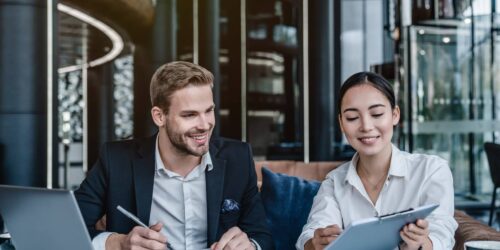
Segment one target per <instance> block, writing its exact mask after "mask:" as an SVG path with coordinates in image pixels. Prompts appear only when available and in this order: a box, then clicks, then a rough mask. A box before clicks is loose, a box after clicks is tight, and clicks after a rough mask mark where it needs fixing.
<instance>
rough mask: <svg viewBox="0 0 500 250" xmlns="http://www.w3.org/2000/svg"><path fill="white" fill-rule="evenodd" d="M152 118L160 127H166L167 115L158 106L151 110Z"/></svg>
mask: <svg viewBox="0 0 500 250" xmlns="http://www.w3.org/2000/svg"><path fill="white" fill-rule="evenodd" d="M151 118H153V122H154V123H155V124H156V126H158V127H161V126H163V125H165V122H166V119H167V117H166V115H165V113H163V110H162V109H161V108H159V107H157V106H154V107H153V108H151Z"/></svg>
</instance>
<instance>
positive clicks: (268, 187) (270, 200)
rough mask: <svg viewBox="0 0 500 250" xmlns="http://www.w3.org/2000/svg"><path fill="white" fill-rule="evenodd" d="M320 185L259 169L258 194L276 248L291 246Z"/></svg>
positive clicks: (293, 244)
mask: <svg viewBox="0 0 500 250" xmlns="http://www.w3.org/2000/svg"><path fill="white" fill-rule="evenodd" d="M320 184H321V183H320V182H318V181H307V180H304V179H301V178H298V177H294V176H288V175H285V174H277V173H273V172H272V171H271V170H269V169H267V168H265V167H263V168H262V188H261V197H262V202H263V204H264V209H265V210H266V215H267V222H268V224H269V228H270V229H271V233H272V235H273V240H274V245H275V247H276V249H277V250H281V249H283V250H290V249H295V243H296V242H297V239H298V237H299V235H300V233H301V232H302V227H303V226H304V224H305V223H306V222H307V217H308V216H309V211H310V210H311V206H312V202H313V198H314V196H315V195H316V193H317V192H318V189H319V186H320Z"/></svg>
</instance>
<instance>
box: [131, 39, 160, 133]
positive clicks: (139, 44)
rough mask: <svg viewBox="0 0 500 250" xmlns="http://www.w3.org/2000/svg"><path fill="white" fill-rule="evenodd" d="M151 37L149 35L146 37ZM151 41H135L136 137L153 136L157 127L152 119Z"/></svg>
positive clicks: (152, 69) (152, 71) (152, 70)
mask: <svg viewBox="0 0 500 250" xmlns="http://www.w3.org/2000/svg"><path fill="white" fill-rule="evenodd" d="M145 36H149V35H145ZM150 44H151V43H150V39H145V40H142V41H137V40H136V41H135V49H134V137H135V138H140V137H145V136H150V135H152V134H153V133H154V132H155V131H156V130H157V128H156V126H155V125H154V123H153V120H152V119H151V99H150V97H149V84H150V82H151V76H152V75H153V73H154V70H155V69H154V68H153V67H152V64H153V60H152V56H151V49H150V48H151V46H150Z"/></svg>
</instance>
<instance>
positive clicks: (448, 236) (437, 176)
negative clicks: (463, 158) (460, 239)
mask: <svg viewBox="0 0 500 250" xmlns="http://www.w3.org/2000/svg"><path fill="white" fill-rule="evenodd" d="M422 187H423V188H422V196H420V197H421V199H422V200H421V201H420V204H432V203H434V204H435V203H437V204H439V207H438V208H436V210H434V211H433V212H432V213H431V214H430V215H429V216H428V217H427V218H426V220H427V221H428V222H429V238H430V239H431V241H432V245H433V249H452V248H453V246H454V244H455V238H454V235H455V230H456V229H457V226H458V224H457V222H456V221H455V219H454V218H453V214H454V210H455V205H454V191H453V177H452V174H451V171H450V168H449V166H448V164H447V163H446V162H445V161H444V160H441V159H440V160H439V163H438V164H433V166H430V171H429V175H428V178H426V179H425V182H424V183H423V185H422Z"/></svg>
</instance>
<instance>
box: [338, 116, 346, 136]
mask: <svg viewBox="0 0 500 250" xmlns="http://www.w3.org/2000/svg"><path fill="white" fill-rule="evenodd" d="M337 118H338V119H339V125H340V131H342V133H344V126H343V125H342V116H341V115H339V116H338V117H337Z"/></svg>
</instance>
